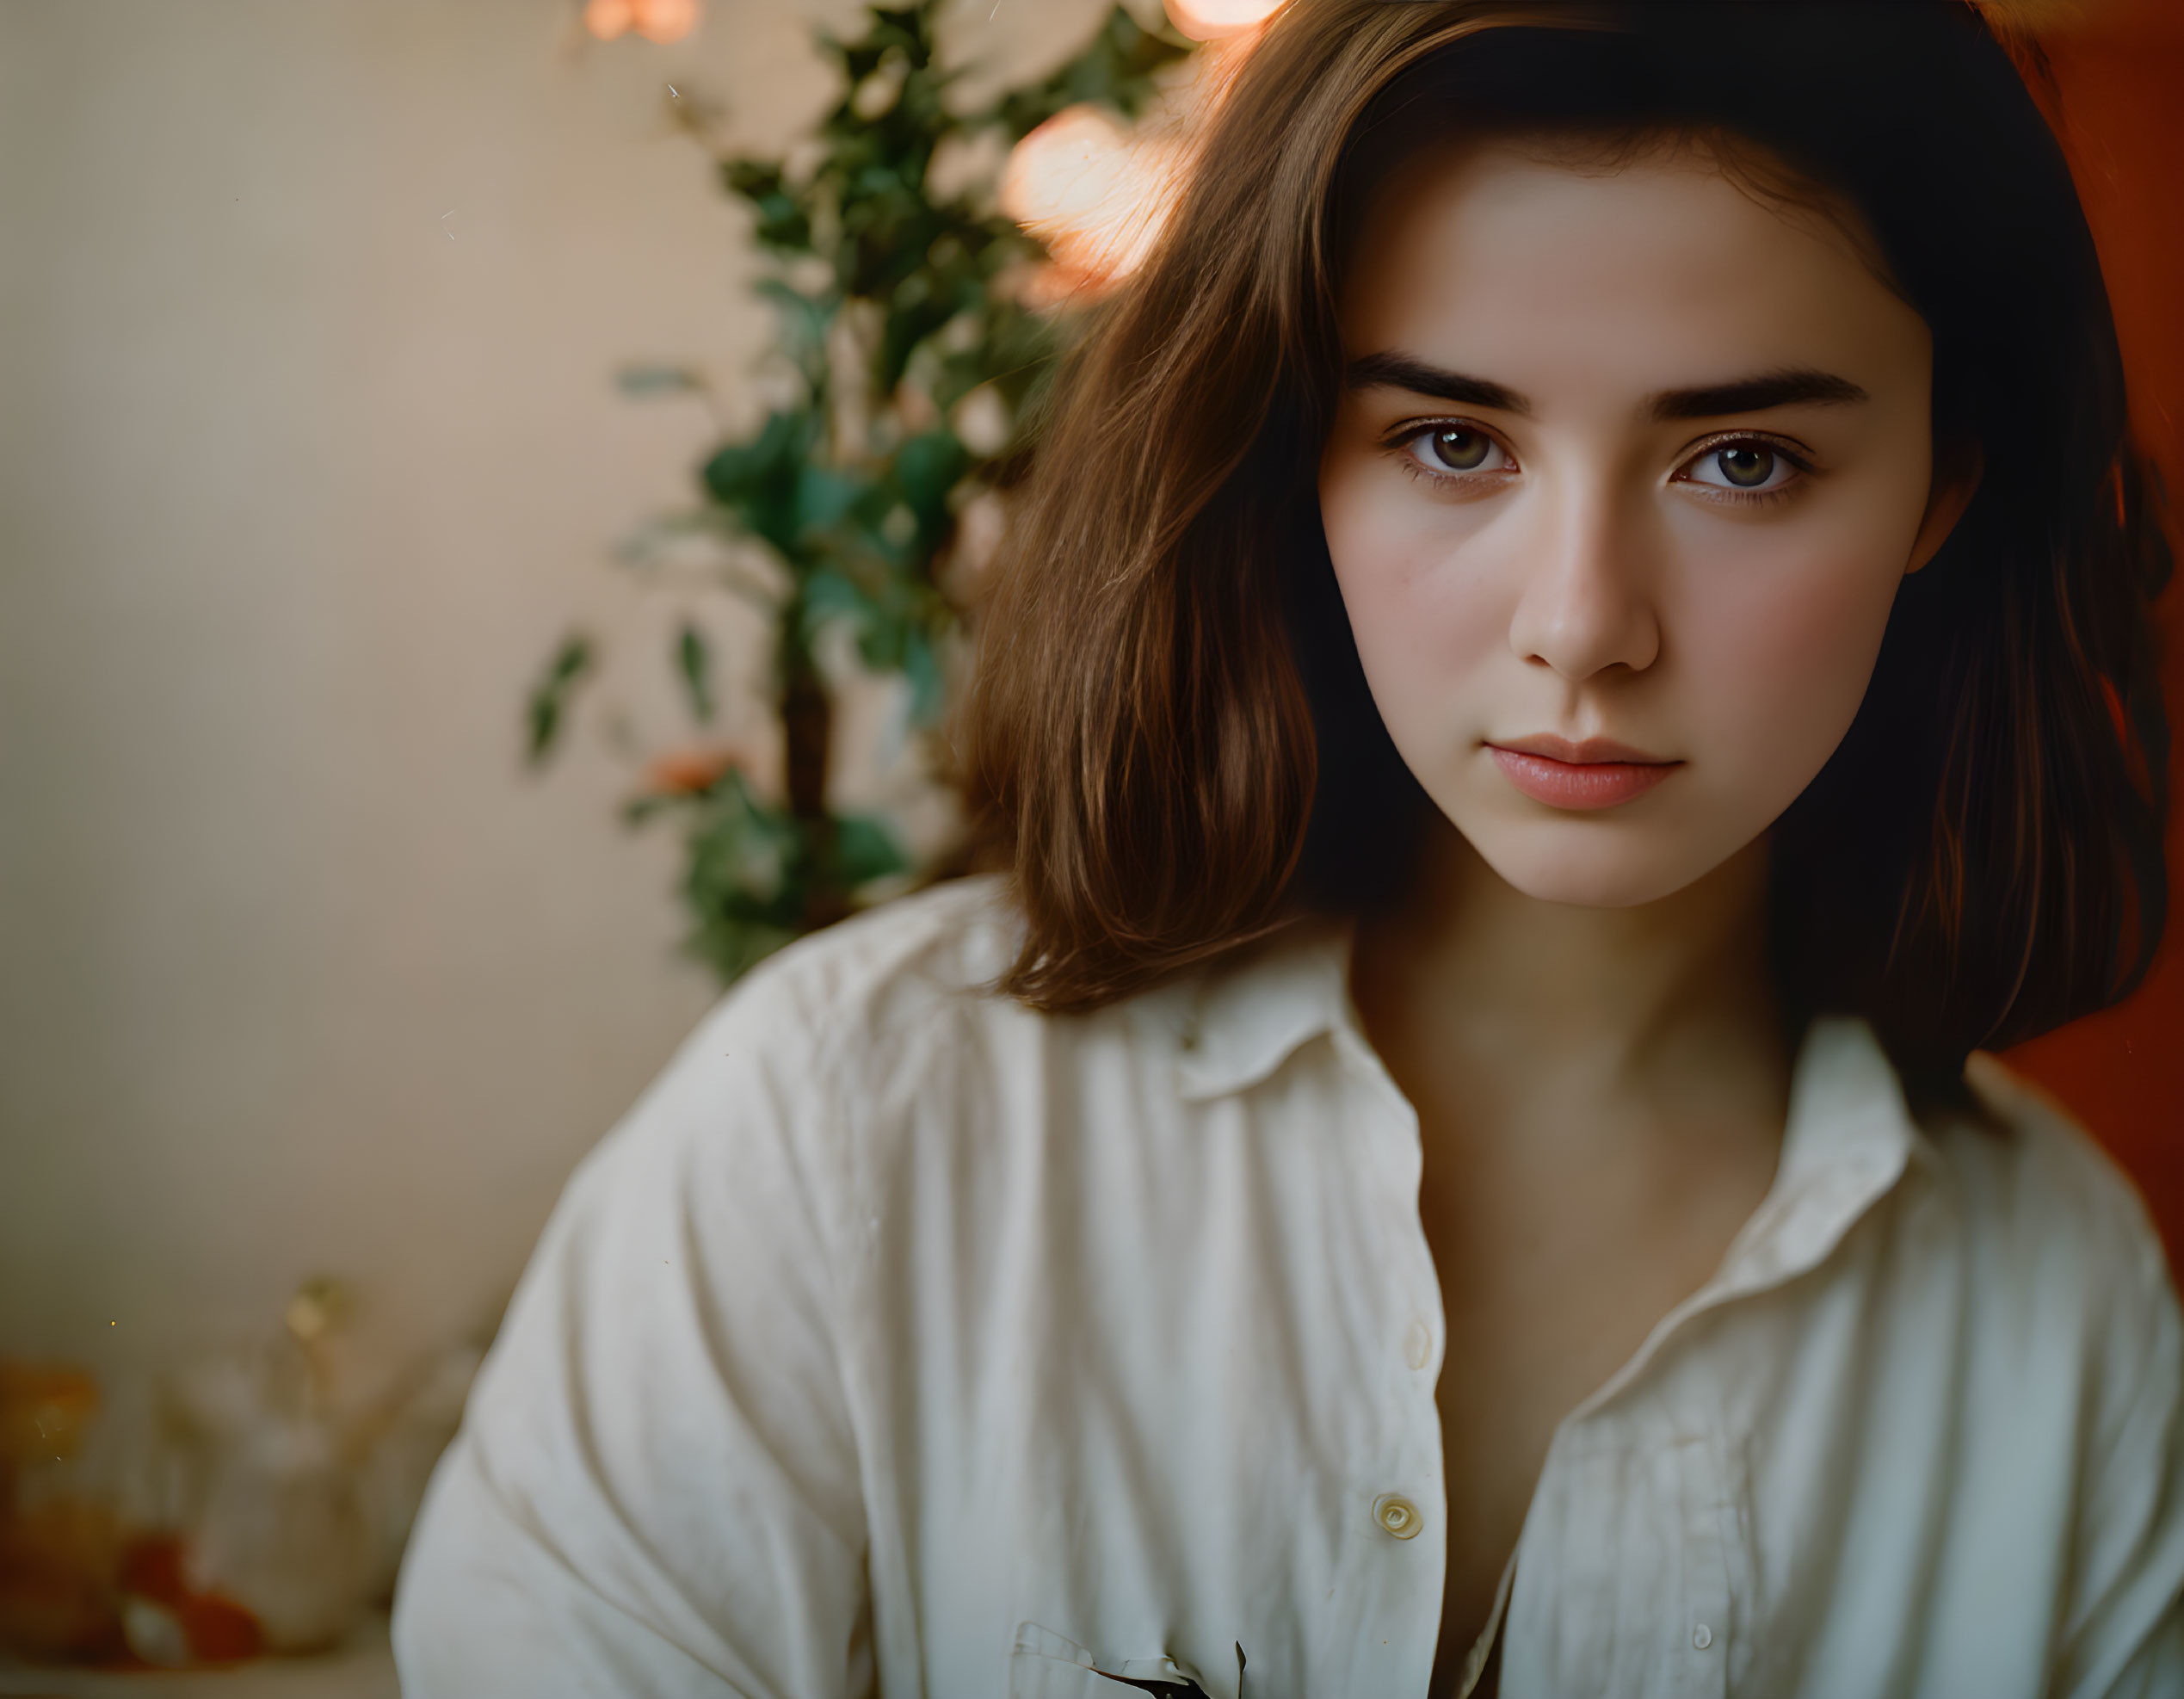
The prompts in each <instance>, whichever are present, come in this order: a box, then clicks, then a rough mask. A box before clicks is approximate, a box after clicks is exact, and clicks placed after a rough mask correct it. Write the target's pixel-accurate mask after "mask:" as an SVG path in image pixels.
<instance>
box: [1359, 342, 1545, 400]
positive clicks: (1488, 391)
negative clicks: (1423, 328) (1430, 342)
mask: <svg viewBox="0 0 2184 1699" xmlns="http://www.w3.org/2000/svg"><path fill="white" fill-rule="evenodd" d="M1350 387H1351V388H1352V389H1407V390H1409V391H1410V392H1411V393H1412V394H1413V395H1430V396H1433V397H1434V398H1436V399H1438V400H1441V401H1453V402H1455V403H1457V404H1458V405H1460V406H1465V407H1491V408H1493V409H1495V410H1496V411H1497V412H1502V413H1519V414H1528V413H1529V412H1531V411H1532V404H1531V403H1530V402H1529V401H1527V400H1526V399H1525V398H1523V397H1522V396H1521V395H1519V394H1518V393H1517V392H1515V390H1513V389H1505V388H1503V387H1502V386H1501V385H1500V384H1497V383H1494V382H1492V381H1490V380H1488V379H1485V378H1467V377H1465V375H1464V374H1462V373H1461V372H1444V371H1443V370H1441V368H1440V367H1438V366H1428V364H1427V363H1426V362H1425V361H1422V360H1421V359H1419V358H1418V357H1417V356H1416V355H1410V354H1368V355H1366V356H1365V358H1364V359H1362V360H1359V361H1352V362H1351V365H1350Z"/></svg>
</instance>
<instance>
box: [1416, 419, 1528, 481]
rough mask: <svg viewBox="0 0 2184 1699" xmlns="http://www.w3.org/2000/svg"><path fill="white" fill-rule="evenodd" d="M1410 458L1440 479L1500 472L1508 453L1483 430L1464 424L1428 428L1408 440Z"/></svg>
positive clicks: (1505, 464) (1507, 462)
mask: <svg viewBox="0 0 2184 1699" xmlns="http://www.w3.org/2000/svg"><path fill="white" fill-rule="evenodd" d="M1409 447H1410V458H1411V459H1412V460H1416V462H1417V463H1418V465H1419V466H1422V467H1423V468H1424V469H1425V470H1426V471H1428V472H1429V473H1438V474H1440V475H1441V476H1442V477H1447V476H1448V475H1450V474H1451V473H1466V472H1501V471H1503V470H1505V469H1506V468H1507V467H1508V464H1509V454H1508V449H1506V448H1503V447H1502V445H1501V444H1500V443H1498V442H1496V441H1495V440H1494V439H1493V438H1492V437H1490V436H1488V435H1487V434H1486V433H1485V432H1484V431H1483V430H1478V429H1474V428H1473V427H1472V426H1470V425H1465V424H1437V425H1431V426H1428V428H1427V429H1424V430H1422V431H1420V432H1418V433H1417V435H1416V436H1413V437H1411V438H1410V443H1409Z"/></svg>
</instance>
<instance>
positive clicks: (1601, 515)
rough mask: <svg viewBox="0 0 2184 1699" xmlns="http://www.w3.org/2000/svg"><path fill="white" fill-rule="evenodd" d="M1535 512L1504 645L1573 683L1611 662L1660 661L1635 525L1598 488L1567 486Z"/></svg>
mask: <svg viewBox="0 0 2184 1699" xmlns="http://www.w3.org/2000/svg"><path fill="white" fill-rule="evenodd" d="M1541 517H1542V525H1541V534H1540V535H1539V537H1538V538H1537V540H1536V541H1535V543H1534V545H1533V547H1532V548H1531V549H1530V550H1528V551H1527V554H1528V559H1527V565H1526V567H1525V576H1524V583H1523V589H1522V591H1521V594H1520V595H1519V596H1518V598H1517V604H1516V611H1515V615H1513V616H1512V618H1511V619H1510V621H1509V646H1510V648H1511V649H1513V650H1514V651H1515V653H1516V657H1517V658H1518V659H1519V660H1521V661H1524V662H1527V663H1528V664H1532V665H1534V666H1544V667H1547V668H1550V669H1551V670H1553V671H1554V672H1555V673H1557V674H1558V675H1559V676H1560V677H1562V678H1563V679H1564V680H1565V681H1567V682H1568V683H1572V684H1577V683H1582V682H1583V681H1585V680H1586V679H1589V678H1591V677H1595V675H1597V674H1599V673H1602V672H1605V671H1607V670H1608V669H1609V668H1611V667H1616V666H1623V667H1628V668H1629V669H1630V670H1632V671H1633V672H1643V671H1644V670H1645V669H1646V668H1648V667H1650V666H1651V665H1652V664H1653V663H1654V662H1655V661H1656V660H1657V659H1658V658H1660V653H1661V624H1660V618H1659V614H1658V610H1657V608H1656V606H1655V604H1654V599H1653V596H1652V594H1651V591H1650V587H1649V582H1648V580H1649V573H1648V571H1647V570H1646V567H1647V563H1646V559H1645V558H1644V557H1645V553H1646V550H1645V547H1644V538H1643V536H1642V532H1643V529H1644V527H1643V524H1642V522H1640V521H1639V520H1638V517H1637V516H1634V515H1632V514H1629V513H1627V512H1623V511H1620V510H1619V504H1618V503H1617V502H1616V500H1615V497H1614V495H1613V491H1611V490H1609V489H1607V488H1603V487H1594V488H1591V489H1575V490H1571V491H1567V492H1565V495H1564V499H1562V500H1559V501H1556V502H1552V503H1548V504H1542V511H1541Z"/></svg>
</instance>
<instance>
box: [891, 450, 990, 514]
mask: <svg viewBox="0 0 2184 1699" xmlns="http://www.w3.org/2000/svg"><path fill="white" fill-rule="evenodd" d="M970 470H971V451H970V450H969V449H968V448H965V447H964V446H963V443H962V441H961V439H960V438H959V437H958V436H956V434H955V433H954V432H953V431H952V430H945V429H943V430H929V431H927V432H926V433H925V434H924V435H923V436H913V437H911V438H910V440H909V441H908V442H905V443H904V444H903V446H902V447H901V448H898V449H897V450H896V451H895V482H896V485H897V487H898V489H900V490H901V491H902V492H903V499H904V501H905V502H907V503H909V504H910V511H911V512H913V513H915V514H916V516H917V519H918V523H919V524H920V525H921V526H922V527H923V528H926V529H928V530H932V529H935V528H937V527H939V526H941V525H942V524H945V522H946V521H947V511H948V495H949V492H950V491H953V489H954V488H955V486H956V485H957V484H959V482H961V481H962V479H963V475H964V474H965V473H967V472H969V471H970Z"/></svg>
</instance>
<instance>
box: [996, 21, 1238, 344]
mask: <svg viewBox="0 0 2184 1699" xmlns="http://www.w3.org/2000/svg"><path fill="white" fill-rule="evenodd" d="M1225 3H1228V4H1231V5H1232V6H1233V5H1234V4H1235V0H1225ZM1261 9H1262V10H1264V9H1266V8H1264V7H1263V6H1262V8H1261ZM1256 40H1257V32H1256V31H1255V30H1254V31H1252V32H1251V33H1249V34H1239V35H1237V36H1235V37H1234V38H1233V39H1231V40H1224V41H1221V42H1218V43H1216V44H1215V45H1213V46H1207V47H1204V48H1201V49H1200V51H1199V52H1198V53H1195V54H1194V55H1193V56H1192V59H1191V61H1190V64H1189V66H1188V70H1187V71H1184V72H1183V74H1182V75H1181V76H1180V77H1178V78H1177V79H1176V80H1175V83H1173V84H1171V85H1170V86H1169V89H1168V90H1166V92H1165V93H1164V94H1163V96H1162V98H1161V100H1160V102H1159V103H1158V104H1157V106H1156V107H1155V108H1153V110H1152V111H1151V112H1150V113H1148V114H1146V116H1145V117H1144V120H1142V121H1141V122H1139V123H1138V125H1137V126H1135V127H1132V128H1129V129H1126V128H1124V127H1123V126H1122V124H1121V123H1120V121H1119V120H1117V119H1116V118H1115V117H1114V114H1112V113H1110V112H1108V111H1107V109H1106V108H1102V107H1097V106H1073V107H1070V108H1068V109H1067V110H1066V111H1064V112H1060V113H1057V114H1055V115H1054V116H1053V117H1052V118H1050V119H1049V120H1047V121H1046V123H1044V124H1042V125H1040V127H1039V128H1037V129H1036V130H1033V132H1032V133H1030V134H1029V135H1027V136H1026V137H1025V138H1024V139H1023V140H1021V142H1019V143H1017V144H1016V148H1015V152H1013V153H1011V154H1010V155H1009V165H1008V169H1007V170H1005V171H1004V172H1003V175H1002V179H1001V207H1002V210H1003V212H1005V213H1008V214H1009V217H1010V218H1012V219H1015V220H1016V222H1017V223H1019V224H1021V225H1022V226H1024V228H1025V229H1027V230H1028V231H1030V232H1032V234H1033V235H1034V236H1036V237H1038V238H1039V239H1040V241H1041V242H1043V243H1045V244H1046V249H1047V251H1048V252H1049V253H1050V254H1052V256H1053V263H1052V265H1049V266H1045V267H1042V268H1040V269H1039V270H1037V271H1036V272H1034V273H1033V274H1032V275H1030V276H1028V277H1027V278H1026V279H1024V280H1022V281H1021V284H1020V287H1019V288H1018V292H1017V293H1018V294H1019V296H1020V298H1021V300H1024V301H1025V302H1026V304H1027V305H1028V306H1033V307H1039V308H1045V307H1050V306H1061V305H1064V304H1065V303H1068V302H1071V301H1078V302H1082V301H1088V300H1095V299H1096V298H1097V297H1098V296H1100V295H1101V294H1102V293H1105V292H1106V291H1107V290H1108V289H1109V288H1112V287H1114V285H1115V284H1117V283H1119V282H1120V281H1122V280H1123V279H1124V278H1126V277H1127V276H1129V275H1131V274H1132V272H1134V271H1135V270H1136V269H1138V266H1139V265H1140V264H1142V263H1144V258H1145V256H1146V255H1147V254H1149V253H1151V251H1152V248H1153V244H1155V243H1156V242H1157V241H1158V240H1159V238H1160V233H1161V232H1162V231H1163V229H1164V228H1165V227H1166V226H1167V223H1168V219H1169V213H1171V212H1172V210H1173V209H1174V207H1175V201H1177V199H1178V198H1179V197H1180V196H1181V193H1182V191H1183V188H1184V186H1185V184H1186V182H1188V178H1189V176H1190V170H1191V166H1192V164H1193V162H1194V160H1195V159H1196V158H1197V156H1198V147H1199V143H1200V139H1202V137H1203V136H1204V133H1205V130H1206V125H1207V123H1208V121H1209V120H1211V118H1212V114H1213V113H1214V111H1215V110H1216V109H1217V108H1218V107H1219V105H1220V102H1221V99H1222V97H1223V96H1225V94H1226V93H1227V92H1228V90H1229V88H1230V85H1231V83H1233V81H1234V80H1235V77H1236V73H1237V71H1238V70H1239V69H1240V68H1241V67H1242V65H1243V61H1244V59H1246V58H1247V57H1248V56H1249V53H1250V51H1251V48H1252V46H1253V45H1254V43H1255V41H1256Z"/></svg>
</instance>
